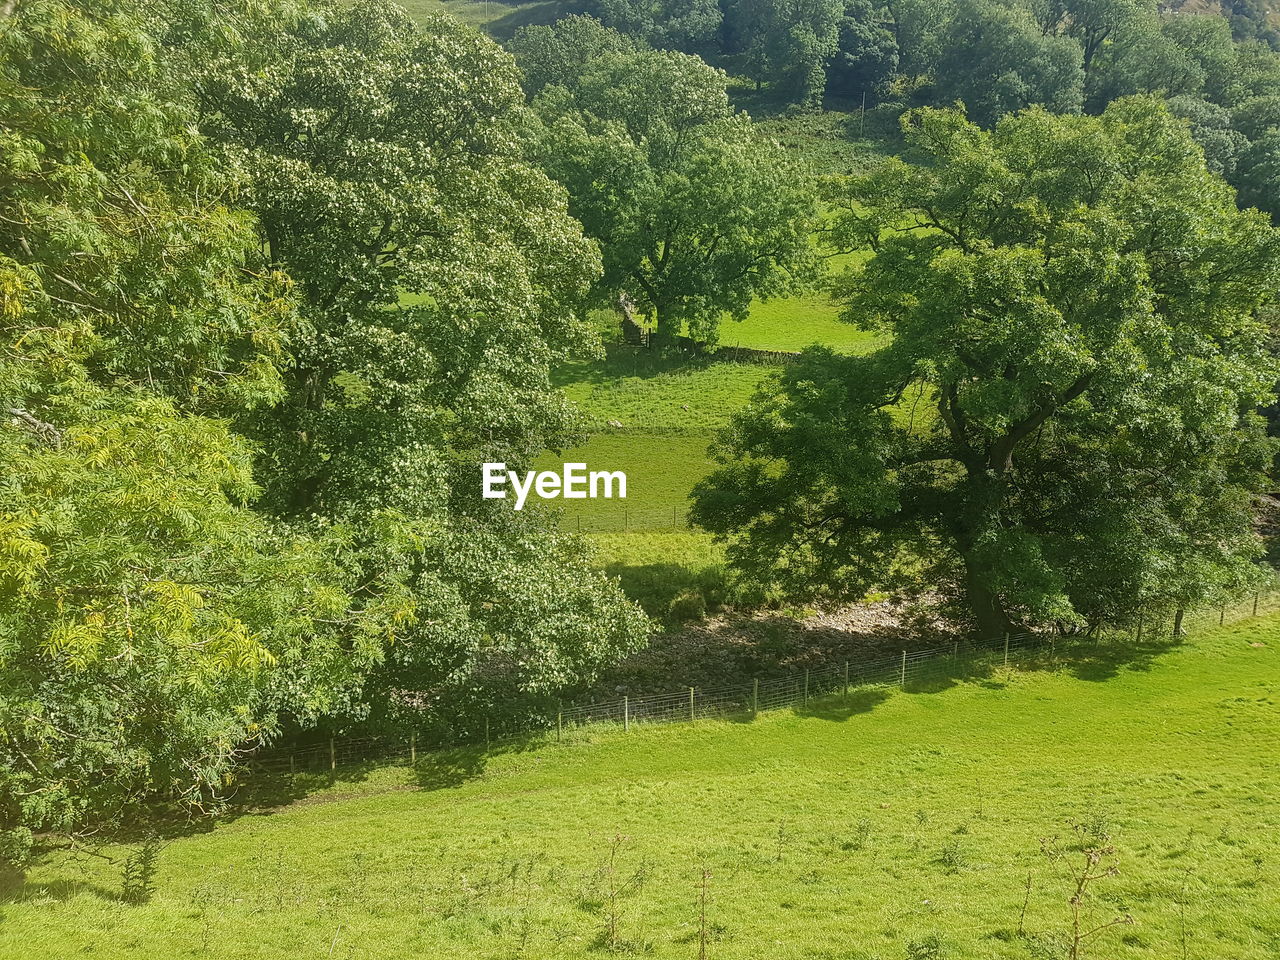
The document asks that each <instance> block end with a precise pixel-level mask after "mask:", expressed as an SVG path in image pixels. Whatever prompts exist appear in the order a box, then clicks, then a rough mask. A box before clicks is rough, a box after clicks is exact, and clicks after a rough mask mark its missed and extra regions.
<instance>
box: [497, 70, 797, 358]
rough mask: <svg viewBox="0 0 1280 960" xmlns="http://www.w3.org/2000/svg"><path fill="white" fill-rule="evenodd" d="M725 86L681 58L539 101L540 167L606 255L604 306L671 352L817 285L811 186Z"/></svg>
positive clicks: (601, 75) (554, 89)
mask: <svg viewBox="0 0 1280 960" xmlns="http://www.w3.org/2000/svg"><path fill="white" fill-rule="evenodd" d="M526 50H527V48H526V47H522V48H521V53H522V56H524V55H528V54H527V53H526ZM726 83H727V78H726V77H725V75H724V74H723V73H721V72H720V71H718V70H714V69H712V68H711V67H709V66H707V65H706V64H705V63H703V62H702V61H701V60H699V59H697V58H696V57H690V56H687V55H685V54H681V53H675V52H665V51H638V52H630V53H612V52H611V53H606V54H605V55H602V56H600V57H598V58H597V59H595V60H593V61H592V62H591V63H590V64H588V65H587V66H586V67H585V68H584V70H583V72H582V73H581V74H580V76H578V77H577V78H576V79H574V80H573V81H572V82H571V83H570V84H569V85H567V86H563V85H552V86H548V87H545V88H544V89H543V90H542V91H541V93H539V94H538V96H537V97H536V98H535V100H534V105H535V107H536V108H537V110H538V113H539V114H540V116H541V118H542V122H543V130H542V135H541V139H540V145H539V148H538V155H539V157H540V159H541V161H542V163H543V165H544V167H545V169H546V170H547V171H548V172H550V174H551V175H552V176H553V177H555V178H556V179H557V180H559V181H560V182H561V183H563V184H564V185H565V187H567V188H568V191H569V197H570V202H569V208H570V210H571V211H572V213H573V215H574V216H575V217H576V218H577V219H578V220H579V221H581V223H582V224H583V226H584V228H585V229H586V232H587V235H588V236H590V237H592V238H594V239H596V240H598V241H599V243H600V247H601V252H602V255H603V258H604V274H603V276H602V278H601V279H600V280H599V281H598V282H597V284H596V285H595V289H596V293H597V296H598V298H599V299H600V300H602V301H605V302H616V301H617V298H618V297H619V296H626V297H628V298H630V299H631V300H632V301H634V303H635V304H636V305H637V306H638V308H639V309H640V310H641V311H642V312H644V313H647V314H649V315H651V316H653V317H654V318H655V319H656V321H657V328H658V332H659V335H660V336H661V337H662V338H664V339H668V340H669V339H670V338H671V337H673V336H675V335H676V334H679V333H680V332H681V329H682V328H683V327H685V326H687V328H688V330H689V332H690V334H691V335H693V336H695V337H698V338H700V339H703V340H714V339H715V337H716V334H717V328H718V325H719V321H720V318H721V317H722V316H724V315H726V314H727V315H729V316H730V317H733V318H735V319H737V318H741V317H743V316H744V315H745V314H746V311H747V309H748V307H749V306H750V304H751V301H752V300H753V299H755V298H757V297H769V296H772V295H775V294H779V293H782V292H784V291H786V290H788V289H791V288H792V287H794V286H795V285H796V284H797V283H802V282H806V281H807V280H808V279H809V278H810V277H811V276H812V273H813V268H814V260H815V257H814V250H813V248H812V244H811V243H810V240H809V230H810V226H811V223H812V217H813V213H814V199H815V198H814V190H813V187H812V185H811V181H810V179H809V178H808V177H806V176H805V174H804V172H803V171H801V170H799V169H797V167H796V166H795V165H794V164H793V163H791V162H790V161H789V160H788V158H787V156H786V154H785V153H784V151H783V150H782V148H781V147H780V146H779V145H778V144H776V143H774V142H772V141H770V140H768V139H767V138H765V137H764V136H763V135H762V134H760V132H759V131H758V130H757V129H756V127H755V125H754V124H753V123H752V121H751V119H750V118H749V117H748V116H746V115H745V114H742V113H735V112H734V110H733V108H732V107H731V106H730V104H729V98H728V94H727V93H726Z"/></svg>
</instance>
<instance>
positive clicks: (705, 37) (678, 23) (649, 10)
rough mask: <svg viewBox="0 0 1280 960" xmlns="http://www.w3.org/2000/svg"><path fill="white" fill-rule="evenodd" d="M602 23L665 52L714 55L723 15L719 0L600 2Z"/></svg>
mask: <svg viewBox="0 0 1280 960" xmlns="http://www.w3.org/2000/svg"><path fill="white" fill-rule="evenodd" d="M596 4H597V7H598V12H599V15H600V19H601V21H602V22H603V23H604V24H605V25H606V26H608V27H612V28H613V29H615V30H617V31H619V32H621V33H624V34H627V35H629V36H633V37H639V38H641V39H643V40H645V41H646V42H647V43H650V44H652V45H653V46H655V47H657V48H659V49H662V50H682V51H684V52H685V53H710V52H711V51H712V50H713V49H714V48H715V46H716V45H717V41H718V40H719V33H720V25H721V21H722V20H723V14H722V13H721V11H720V4H719V2H718V0H596Z"/></svg>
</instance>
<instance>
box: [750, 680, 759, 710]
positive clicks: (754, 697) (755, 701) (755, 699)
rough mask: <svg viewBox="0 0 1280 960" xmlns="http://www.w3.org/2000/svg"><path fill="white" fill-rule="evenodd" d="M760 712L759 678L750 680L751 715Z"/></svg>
mask: <svg viewBox="0 0 1280 960" xmlns="http://www.w3.org/2000/svg"><path fill="white" fill-rule="evenodd" d="M759 712H760V678H759V677H756V678H755V680H753V681H751V716H753V717H754V716H756V715H757V714H758V713H759Z"/></svg>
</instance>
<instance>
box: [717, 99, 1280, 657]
mask: <svg viewBox="0 0 1280 960" xmlns="http://www.w3.org/2000/svg"><path fill="white" fill-rule="evenodd" d="M904 126H905V131H906V135H907V137H908V139H909V141H910V143H911V145H912V146H914V147H915V148H916V149H918V150H920V151H922V152H923V153H924V155H926V156H927V157H928V159H929V163H928V165H926V166H920V167H911V166H908V165H907V164H905V163H903V162H902V161H890V162H888V163H886V164H885V165H884V166H883V167H882V168H880V169H878V170H877V171H875V172H873V173H871V174H869V175H867V176H865V177H861V178H854V179H851V180H850V181H848V182H847V183H846V184H844V185H843V186H841V187H838V188H836V189H835V190H834V191H833V195H832V197H831V200H832V202H833V203H834V204H838V205H839V206H840V210H841V212H840V214H839V216H838V220H837V223H836V225H835V227H834V238H835V241H836V242H837V243H838V244H840V245H842V246H860V245H864V244H865V245H868V246H870V247H871V249H872V250H873V251H874V256H873V257H872V258H871V259H870V260H869V261H868V262H867V263H866V264H865V266H863V267H862V268H860V269H856V270H854V271H853V273H851V274H850V275H849V276H848V278H847V279H846V281H845V282H844V283H843V285H842V288H841V289H842V298H843V299H844V301H845V306H846V311H845V316H846V317H847V318H848V319H849V320H851V321H854V322H858V323H860V324H862V325H865V326H867V327H869V328H872V329H876V330H880V331H883V332H884V333H886V334H890V335H891V336H892V340H891V342H890V343H889V344H888V345H887V346H885V347H884V348H882V349H881V350H879V351H878V352H876V353H874V354H872V355H870V356H866V357H844V356H838V355H835V354H833V353H831V352H829V351H825V350H817V349H812V350H810V351H809V352H808V353H807V354H806V356H805V358H804V360H803V361H802V362H801V363H799V364H796V365H794V366H791V367H789V368H788V369H787V370H786V371H785V372H784V373H783V374H782V376H781V377H780V379H779V380H778V381H777V382H776V383H775V384H774V385H773V387H772V388H771V389H769V390H767V391H766V392H765V393H764V394H762V395H761V396H760V397H759V398H758V399H757V400H756V401H755V402H754V403H753V404H752V405H751V406H750V407H749V408H748V409H747V410H746V411H745V412H744V413H743V414H742V415H741V416H740V417H738V418H737V420H736V421H735V423H734V425H733V427H732V428H731V429H730V431H729V432H728V433H727V434H726V435H725V436H724V437H723V438H722V439H721V441H720V445H719V447H718V450H717V459H718V460H719V461H720V463H721V466H720V468H719V469H718V470H717V471H716V472H714V473H713V474H712V475H711V476H710V477H709V478H708V479H707V480H705V481H703V482H702V483H701V484H699V486H698V487H697V489H696V490H695V498H696V502H695V509H694V516H695V518H696V519H697V521H698V522H700V523H701V524H703V525H704V526H705V527H707V528H708V529H710V530H712V531H714V532H715V533H717V534H718V535H720V536H722V537H726V538H730V547H729V551H730V556H731V558H732V560H733V562H734V563H735V564H737V565H739V566H740V567H741V568H742V569H743V570H744V571H746V572H747V573H748V574H749V575H750V576H752V577H754V578H756V579H758V580H760V581H764V582H766V583H770V584H773V585H774V586H776V587H778V588H780V589H781V590H782V591H783V592H784V593H785V594H787V595H789V596H792V597H797V598H798V597H810V598H812V597H822V596H826V597H838V598H849V597H857V596H861V595H862V594H863V593H864V592H865V591H866V590H868V589H872V588H875V589H891V590H893V591H895V592H897V593H899V594H900V595H912V594H919V593H920V592H922V591H925V590H929V589H937V590H938V591H940V592H941V594H942V596H943V597H944V598H945V599H946V600H947V601H948V604H949V606H950V609H952V610H953V611H957V612H958V613H959V615H961V616H962V617H963V619H965V620H967V621H968V622H969V623H971V624H973V625H974V626H975V627H976V629H977V630H978V631H979V632H980V633H981V634H983V635H986V636H990V635H999V634H1000V633H1003V632H1006V631H1009V630H1011V629H1015V628H1016V627H1017V626H1018V625H1020V624H1035V623H1043V622H1053V621H1056V622H1059V623H1064V624H1088V625H1094V626H1096V625H1098V624H1100V623H1123V622H1126V621H1131V620H1132V618H1133V617H1134V616H1135V615H1136V611H1138V610H1139V609H1140V607H1141V605H1143V604H1156V605H1161V604H1169V605H1176V606H1186V605H1188V604H1190V603H1192V602H1194V601H1198V600H1203V599H1205V598H1207V597H1208V596H1211V595H1215V594H1216V593H1219V592H1221V591H1227V590H1230V589H1232V588H1239V587H1240V586H1242V585H1243V584H1245V583H1247V582H1249V578H1250V576H1251V573H1252V570H1253V569H1254V568H1253V566H1252V562H1253V559H1254V557H1256V556H1257V555H1258V550H1259V547H1258V540H1257V537H1256V536H1255V534H1254V532H1253V529H1252V519H1253V510H1252V506H1253V498H1254V495H1255V492H1256V491H1258V490H1261V489H1265V488H1266V487H1265V485H1266V484H1267V478H1266V471H1267V468H1268V464H1269V462H1270V458H1271V455H1272V453H1273V451H1274V442H1273V441H1270V440H1268V439H1267V438H1266V436H1265V430H1264V426H1263V424H1262V422H1261V419H1260V418H1259V417H1258V416H1257V414H1256V413H1255V412H1254V411H1255V410H1256V409H1257V408H1258V407H1259V406H1260V405H1261V404H1262V403H1263V402H1264V401H1265V400H1267V398H1268V397H1269V395H1270V392H1271V388H1272V385H1273V383H1274V381H1275V377H1276V365H1275V362H1274V361H1273V360H1272V359H1271V358H1270V357H1269V356H1268V354H1267V351H1266V348H1265V344H1266V338H1267V324H1266V322H1265V321H1264V320H1262V319H1260V318H1259V316H1258V314H1257V311H1258V308H1259V306H1260V305H1261V304H1263V303H1265V302H1266V301H1267V300H1268V299H1270V298H1271V297H1272V296H1273V295H1274V291H1275V289H1276V281H1277V276H1278V273H1277V271H1280V234H1278V233H1277V231H1275V230H1274V229H1273V228H1272V227H1271V226H1270V225H1269V224H1268V223H1267V222H1266V220H1265V218H1264V217H1261V216H1259V215H1258V214H1257V213H1256V212H1249V211H1244V212H1242V211H1240V210H1238V209H1237V208H1236V206H1235V203H1234V198H1233V197H1232V193H1231V191H1230V189H1229V188H1228V187H1227V186H1226V185H1225V184H1224V183H1223V182H1222V181H1221V180H1220V179H1218V178H1217V177H1215V176H1213V175H1212V174H1210V173H1209V172H1208V171H1207V170H1206V169H1205V166H1204V161H1203V157H1202V155H1201V153H1200V151H1199V150H1198V149H1197V148H1196V147H1195V145H1194V143H1193V142H1192V140H1191V139H1190V136H1189V134H1188V133H1187V131H1186V130H1185V128H1184V127H1183V126H1182V125H1181V124H1180V123H1179V122H1178V121H1176V120H1175V119H1173V118H1171V117H1170V116H1169V114H1168V113H1167V111H1166V109H1165V108H1164V107H1163V106H1162V105H1161V104H1160V103H1159V102H1157V101H1153V100H1147V99H1130V100H1124V101H1120V102H1117V103H1115V104H1112V106H1111V107H1110V108H1108V110H1107V111H1106V113H1105V114H1103V116H1101V117H1100V118H1090V117H1078V116H1077V117H1055V116H1052V115H1050V114H1048V113H1047V112H1045V111H1043V110H1030V111H1027V112H1025V113H1022V114H1018V115H1014V116H1009V117H1006V118H1004V119H1003V120H1001V121H1000V123H999V124H998V125H997V126H996V128H995V129H994V130H993V131H991V132H986V131H984V130H982V129H980V128H979V127H977V126H976V125H975V124H973V123H972V122H970V121H969V120H967V119H966V118H965V117H964V116H963V114H961V113H958V112H956V111H938V110H932V109H925V110H918V111H913V112H911V113H909V114H907V115H906V117H905V119H904Z"/></svg>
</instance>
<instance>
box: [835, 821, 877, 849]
mask: <svg viewBox="0 0 1280 960" xmlns="http://www.w3.org/2000/svg"><path fill="white" fill-rule="evenodd" d="M870 839H871V821H870V820H869V819H867V818H866V817H862V818H861V819H860V820H859V821H858V822H857V823H856V824H854V827H853V837H852V838H851V839H849V840H846V841H845V842H844V843H842V844H841V845H840V849H842V850H861V849H863V848H864V847H865V846H866V845H867V841H868V840H870Z"/></svg>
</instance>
